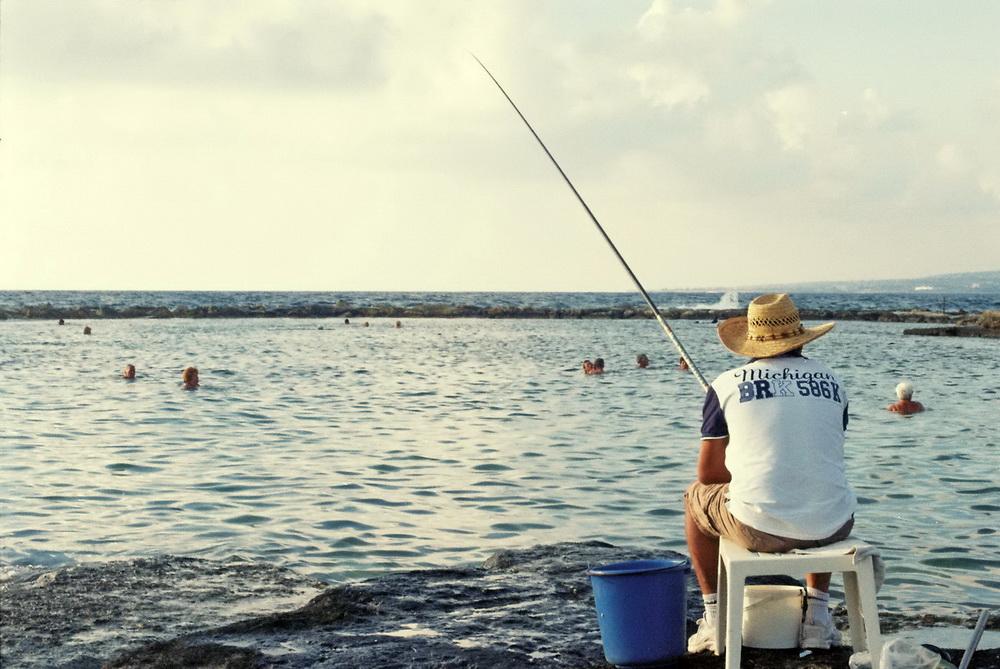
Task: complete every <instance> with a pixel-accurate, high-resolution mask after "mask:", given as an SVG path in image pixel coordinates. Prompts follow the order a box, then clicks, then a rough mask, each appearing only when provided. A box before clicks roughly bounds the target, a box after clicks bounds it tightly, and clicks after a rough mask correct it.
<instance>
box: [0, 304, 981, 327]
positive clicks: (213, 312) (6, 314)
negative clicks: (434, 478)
mask: <svg viewBox="0 0 1000 669" xmlns="http://www.w3.org/2000/svg"><path fill="white" fill-rule="evenodd" d="M984 313H996V312H984ZM660 314H661V315H662V316H663V317H664V318H665V319H667V320H698V321H715V320H722V319H725V318H729V317H730V316H739V315H745V314H746V312H745V311H744V310H742V309H688V308H671V309H660ZM800 315H801V317H802V319H803V320H827V321H829V320H841V321H874V322H882V323H933V324H941V325H947V326H966V325H975V324H977V323H978V319H979V314H973V313H966V312H964V311H957V312H953V313H942V312H934V311H927V310H924V309H912V310H906V311H888V310H873V311H860V310H853V309H851V310H825V309H801V310H800ZM119 318H335V319H344V318H355V319H375V318H386V319H408V318H496V319H502V318H511V319H518V318H520V319H606V320H630V319H651V318H653V315H652V314H651V313H650V312H649V310H648V309H646V308H644V307H638V306H633V305H621V306H615V307H601V308H586V309H584V308H568V309H557V308H541V307H534V306H516V307H515V306H506V307H501V306H490V307H483V306H474V305H468V304H416V305H409V306H396V305H377V304H376V305H369V306H356V305H349V304H347V303H346V302H344V301H340V302H337V303H335V304H309V305H301V306H291V307H265V306H263V305H260V304H256V305H242V306H234V305H223V306H215V305H213V306H197V307H189V306H184V305H180V306H174V307H166V306H131V307H123V308H116V307H111V306H76V307H54V306H52V305H51V304H42V305H33V306H23V307H20V308H17V309H0V320H7V319H10V320H54V321H57V320H59V319H63V320H99V319H119Z"/></svg>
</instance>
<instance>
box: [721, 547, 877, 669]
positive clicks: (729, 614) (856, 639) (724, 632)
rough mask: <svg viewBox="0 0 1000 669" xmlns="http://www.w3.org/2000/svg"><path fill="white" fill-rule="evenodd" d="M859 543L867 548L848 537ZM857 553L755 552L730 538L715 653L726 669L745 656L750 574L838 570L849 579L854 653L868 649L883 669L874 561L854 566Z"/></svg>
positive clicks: (725, 551) (874, 664)
mask: <svg viewBox="0 0 1000 669" xmlns="http://www.w3.org/2000/svg"><path fill="white" fill-rule="evenodd" d="M848 541H851V542H852V543H853V544H854V545H857V546H867V545H868V544H866V543H865V542H863V541H857V540H855V539H854V538H853V537H851V538H849V539H848ZM854 559H855V556H854V554H853V553H844V554H842V555H830V554H822V555H810V554H806V553H756V552H753V551H748V550H747V549H745V548H743V547H742V546H739V545H737V544H734V543H733V542H731V541H729V540H728V539H726V538H725V537H723V538H722V539H721V540H720V542H719V622H718V626H717V630H716V637H715V648H716V651H715V654H716V655H721V654H722V653H723V652H725V653H726V669H739V666H740V655H741V654H742V652H743V586H744V582H745V581H746V579H747V577H748V576H764V575H775V574H787V575H790V576H798V575H805V574H810V573H823V572H839V573H842V574H843V575H844V595H845V596H846V599H847V619H848V622H849V623H850V626H851V646H852V647H853V648H854V652H856V653H857V652H860V651H863V650H865V649H866V648H867V649H868V650H869V651H870V653H871V659H872V669H879V659H880V656H881V654H882V633H881V630H880V629H879V624H878V609H877V608H876V604H875V573H874V570H873V567H872V557H871V556H870V555H869V556H866V557H865V558H863V559H861V560H859V561H858V563H857V564H855V562H854Z"/></svg>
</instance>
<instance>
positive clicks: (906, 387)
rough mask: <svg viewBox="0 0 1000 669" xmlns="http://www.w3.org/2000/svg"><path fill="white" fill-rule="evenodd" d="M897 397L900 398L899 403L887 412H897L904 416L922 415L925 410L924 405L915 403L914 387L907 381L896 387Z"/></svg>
mask: <svg viewBox="0 0 1000 669" xmlns="http://www.w3.org/2000/svg"><path fill="white" fill-rule="evenodd" d="M896 397H898V398H899V401H898V402H896V403H895V404H892V405H890V406H887V407H886V409H887V410H889V411H895V412H896V413H898V414H901V415H904V416H906V415H909V414H911V413H920V412H921V411H923V410H924V405H923V404H921V403H920V402H914V401H913V386H911V385H910V384H909V383H907V382H906V381H903V382H902V383H900V384H899V385H898V386H896Z"/></svg>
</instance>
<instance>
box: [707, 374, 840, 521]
mask: <svg viewBox="0 0 1000 669" xmlns="http://www.w3.org/2000/svg"><path fill="white" fill-rule="evenodd" d="M846 427H847V394H846V393H845V391H844V384H843V383H842V382H841V381H840V379H838V378H837V377H836V375H835V374H834V373H833V372H832V371H831V370H830V368H828V367H826V366H825V365H822V364H820V363H818V362H814V361H812V360H808V359H807V358H805V357H802V356H799V355H783V356H779V357H775V358H760V359H757V360H752V361H751V362H750V363H748V364H746V365H744V366H743V367H738V368H736V369H732V370H730V371H728V372H724V373H723V374H720V375H719V376H718V378H716V379H715V380H714V381H713V382H712V385H711V387H710V389H709V391H708V396H707V397H706V398H705V406H704V409H703V423H702V438H703V439H712V438H722V437H729V445H728V446H727V447H726V468H727V469H729V472H730V473H731V474H732V477H733V478H732V482H731V483H730V484H729V501H728V502H727V507H728V508H729V511H730V513H732V514H733V516H735V517H736V518H737V519H738V520H740V521H741V522H743V523H745V524H747V525H749V526H751V527H754V528H756V529H758V530H761V531H763V532H768V533H770V534H775V535H778V536H782V537H789V538H793V539H825V538H826V537H828V536H830V535H832V534H833V533H834V532H836V531H837V530H838V529H840V527H841V526H842V525H843V524H844V523H846V522H847V521H848V519H850V517H851V515H852V514H853V513H854V509H855V507H856V506H857V498H856V497H855V496H854V492H853V491H852V490H851V486H850V484H848V482H847V476H846V473H845V463H844V430H845V429H846Z"/></svg>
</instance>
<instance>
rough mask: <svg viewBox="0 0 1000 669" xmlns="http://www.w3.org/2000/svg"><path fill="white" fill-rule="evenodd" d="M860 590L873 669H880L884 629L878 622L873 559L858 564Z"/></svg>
mask: <svg viewBox="0 0 1000 669" xmlns="http://www.w3.org/2000/svg"><path fill="white" fill-rule="evenodd" d="M857 577H858V590H859V595H860V601H861V613H862V614H863V615H864V617H865V636H866V637H867V641H868V651H869V652H870V653H871V656H872V669H879V664H880V662H881V660H882V629H881V627H880V626H879V622H878V602H876V601H875V568H874V564H873V563H872V558H868V559H867V560H865V561H863V562H861V563H860V564H858V571H857Z"/></svg>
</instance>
